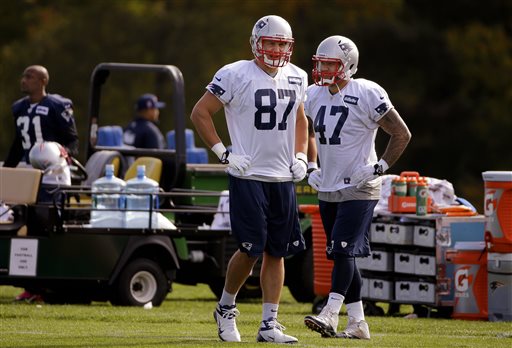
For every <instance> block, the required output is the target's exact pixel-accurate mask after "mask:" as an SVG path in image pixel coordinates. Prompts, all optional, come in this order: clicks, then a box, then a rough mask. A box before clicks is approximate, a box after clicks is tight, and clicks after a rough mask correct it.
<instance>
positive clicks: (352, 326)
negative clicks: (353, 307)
mask: <svg viewBox="0 0 512 348" xmlns="http://www.w3.org/2000/svg"><path fill="white" fill-rule="evenodd" d="M336 338H356V339H362V340H369V339H370V328H369V327H368V323H367V322H366V321H364V320H361V321H355V319H354V318H352V317H349V319H348V324H347V327H346V329H345V330H344V331H343V332H340V333H339V334H337V335H336Z"/></svg>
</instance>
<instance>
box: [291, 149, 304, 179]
mask: <svg viewBox="0 0 512 348" xmlns="http://www.w3.org/2000/svg"><path fill="white" fill-rule="evenodd" d="M307 170H308V158H307V156H306V154H304V153H302V152H297V154H296V155H295V157H294V158H293V161H292V165H291V166H290V172H292V175H293V181H294V182H299V181H301V180H302V179H304V178H305V177H306V172H307Z"/></svg>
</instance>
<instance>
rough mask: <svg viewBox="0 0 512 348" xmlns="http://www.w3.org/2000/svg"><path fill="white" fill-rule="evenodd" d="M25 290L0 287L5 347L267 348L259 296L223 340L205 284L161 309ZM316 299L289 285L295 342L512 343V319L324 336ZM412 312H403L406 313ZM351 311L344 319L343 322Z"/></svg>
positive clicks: (400, 322) (390, 325)
mask: <svg viewBox="0 0 512 348" xmlns="http://www.w3.org/2000/svg"><path fill="white" fill-rule="evenodd" d="M20 290H21V289H17V288H12V287H5V286H4V287H0V322H1V323H2V335H1V336H0V347H100V346H105V347H175V346H176V347H239V346H240V344H242V345H243V346H244V347H261V343H256V342H255V341H256V333H257V328H258V325H259V321H260V320H261V304H260V302H259V301H258V300H254V301H249V302H244V303H239V304H238V308H239V309H240V312H241V315H240V317H239V318H238V321H237V322H238V327H239V329H240V333H241V335H242V343H226V342H221V341H220V340H219V339H218V337H217V327H216V325H215V322H214V320H213V317H212V312H213V309H214V308H215V305H216V300H215V297H214V296H213V294H212V293H211V292H210V291H209V289H208V287H207V286H205V285H199V286H184V285H174V291H173V292H172V293H171V294H170V295H168V297H167V299H166V301H164V303H163V304H162V306H161V307H158V308H156V307H155V308H153V309H151V310H145V309H143V308H141V307H112V306H111V305H110V304H108V303H100V302H98V303H93V304H92V305H90V306H75V305H73V306H72V305H65V306H59V305H46V304H40V305H36V304H12V303H11V301H12V299H13V298H14V296H15V295H16V294H17V293H18V292H19V291H20ZM310 310H311V305H310V304H300V303H297V302H295V301H294V300H293V298H292V297H291V295H290V294H289V292H288V290H287V289H286V288H285V289H284V292H283V296H282V301H281V305H280V309H279V320H280V321H281V322H282V323H283V324H284V325H285V326H286V327H287V330H286V332H287V333H289V334H291V335H295V336H296V337H297V338H298V339H299V343H298V344H297V345H295V346H296V347H320V346H322V347H340V346H343V347H404V348H411V347H493V348H499V347H510V344H511V341H512V331H511V327H510V323H506V322H502V323H491V322H482V321H462V320H449V319H404V318H402V317H367V321H368V323H369V325H370V330H371V335H372V339H371V340H370V341H359V340H341V341H340V340H338V339H325V338H321V337H320V336H319V335H318V334H316V333H314V332H312V331H310V330H308V329H307V328H306V327H305V326H304V324H303V318H304V316H306V315H308V314H310ZM403 314H405V313H402V316H403ZM345 323H346V316H344V315H342V316H341V317H340V327H342V326H343V325H345Z"/></svg>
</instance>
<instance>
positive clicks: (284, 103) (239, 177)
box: [191, 15, 308, 343]
mask: <svg viewBox="0 0 512 348" xmlns="http://www.w3.org/2000/svg"><path fill="white" fill-rule="evenodd" d="M293 42H294V39H293V36H292V30H291V27H290V25H289V24H288V22H287V21H286V20H284V19H283V18H281V17H279V16H274V15H270V16H265V17H263V18H261V19H259V20H258V21H257V22H256V24H255V25H254V28H253V30H252V35H251V37H250V44H251V48H252V52H253V54H254V59H253V60H241V61H237V62H234V63H232V64H228V65H226V66H224V67H222V68H221V69H220V70H219V71H217V72H216V73H215V75H214V77H213V79H212V81H211V83H210V84H209V85H208V86H207V87H206V89H207V91H206V93H205V94H204V95H203V96H202V97H201V99H200V100H199V101H198V102H197V104H196V105H195V107H194V109H193V110H192V114H191V119H192V122H193V123H194V125H195V127H196V129H197V132H198V134H199V135H200V136H201V138H202V139H203V141H204V142H205V143H206V144H207V145H208V146H210V147H211V149H212V151H213V152H214V153H215V154H216V155H217V157H218V158H219V160H220V162H221V163H223V164H226V165H227V172H228V174H229V175H228V176H229V200H230V220H231V228H232V232H233V235H234V236H235V237H236V239H237V241H238V245H239V249H238V250H237V251H236V252H235V253H234V255H233V256H232V258H231V260H230V262H229V265H228V269H227V274H226V282H225V285H224V291H223V294H222V297H221V299H220V301H219V304H218V306H217V308H216V310H215V312H214V317H215V320H216V322H217V325H218V334H219V337H220V339H221V340H223V341H240V333H239V331H238V329H237V327H236V321H235V318H236V316H238V314H239V312H238V310H237V309H236V304H235V298H236V295H237V293H238V291H239V290H240V287H241V286H242V285H243V283H244V282H245V280H246V279H247V277H248V276H249V274H250V272H251V270H252V268H253V266H254V264H255V263H256V261H257V260H258V258H259V257H260V256H263V262H262V266H261V274H260V277H261V278H260V279H261V286H262V290H263V315H262V321H261V325H260V328H259V331H258V335H257V340H258V341H260V342H275V343H294V342H297V339H296V338H295V337H293V336H289V335H286V334H284V333H283V326H282V325H281V324H279V323H278V322H277V311H278V307H279V300H280V296H281V290H282V287H283V282H284V260H283V257H284V256H287V255H290V254H293V253H296V252H298V251H301V250H304V248H305V245H304V239H303V237H302V234H301V231H300V227H299V219H298V210H297V202H296V196H295V185H294V182H297V181H300V180H302V179H303V178H304V177H305V175H306V170H307V163H306V162H307V156H306V150H307V137H308V135H307V119H306V116H305V114H304V105H303V102H304V99H305V95H306V88H307V74H306V72H305V71H303V70H302V69H300V68H298V67H297V66H295V65H293V64H291V63H290V62H289V61H290V56H291V55H292V51H293ZM221 108H224V114H225V117H226V122H227V126H228V131H229V135H230V140H231V144H232V151H228V150H226V147H225V146H224V145H223V143H222V141H221V139H220V137H219V136H218V134H217V131H216V129H215V126H214V123H213V120H212V117H213V115H214V114H216V113H217V112H218V111H219V110H220V109H221Z"/></svg>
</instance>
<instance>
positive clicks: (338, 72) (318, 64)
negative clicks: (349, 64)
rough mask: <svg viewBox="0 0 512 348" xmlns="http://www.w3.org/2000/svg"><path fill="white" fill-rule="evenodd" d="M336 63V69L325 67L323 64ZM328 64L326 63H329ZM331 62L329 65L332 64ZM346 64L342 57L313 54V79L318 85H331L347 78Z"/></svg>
mask: <svg viewBox="0 0 512 348" xmlns="http://www.w3.org/2000/svg"><path fill="white" fill-rule="evenodd" d="M326 63H327V64H329V63H331V64H332V63H334V64H335V67H334V69H325V70H324V69H323V66H322V65H323V64H326ZM327 64H326V65H327ZM331 64H329V65H331ZM344 68H345V66H344V65H343V63H342V61H341V59H334V58H322V57H318V56H316V55H315V56H313V81H315V84H316V85H318V86H330V85H332V84H335V83H338V82H340V81H343V80H345V72H344V71H343V70H344Z"/></svg>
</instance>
